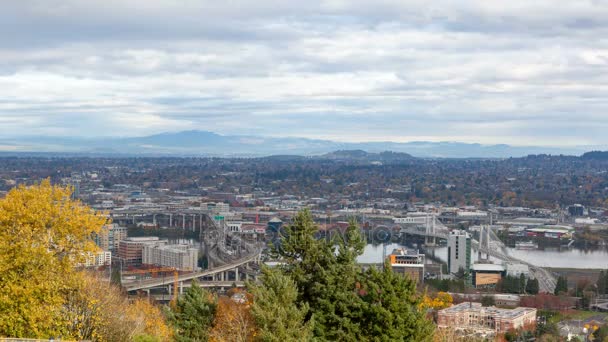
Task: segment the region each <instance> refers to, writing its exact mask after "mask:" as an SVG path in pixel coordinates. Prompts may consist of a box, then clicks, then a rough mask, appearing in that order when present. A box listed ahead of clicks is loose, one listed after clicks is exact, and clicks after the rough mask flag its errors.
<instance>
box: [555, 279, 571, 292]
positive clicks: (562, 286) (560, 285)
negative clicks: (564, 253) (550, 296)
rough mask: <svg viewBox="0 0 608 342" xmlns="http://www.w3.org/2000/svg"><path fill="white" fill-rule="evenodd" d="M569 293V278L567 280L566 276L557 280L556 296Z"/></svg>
mask: <svg viewBox="0 0 608 342" xmlns="http://www.w3.org/2000/svg"><path fill="white" fill-rule="evenodd" d="M567 292H568V278H566V277H565V276H559V277H558V278H557V284H556V286H555V291H554V294H555V295H558V294H561V293H567Z"/></svg>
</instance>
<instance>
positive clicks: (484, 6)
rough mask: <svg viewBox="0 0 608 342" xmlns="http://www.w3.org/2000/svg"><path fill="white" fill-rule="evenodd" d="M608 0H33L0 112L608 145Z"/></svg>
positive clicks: (72, 121) (69, 128) (131, 122)
mask: <svg viewBox="0 0 608 342" xmlns="http://www.w3.org/2000/svg"><path fill="white" fill-rule="evenodd" d="M607 17H608V6H606V5H605V4H601V3H599V2H593V1H590V2H578V3H576V4H565V3H564V4H560V5H559V6H557V5H555V3H554V2H551V1H539V2H535V3H534V4H530V3H529V2H526V1H513V2H509V3H508V4H505V3H503V2H494V1H490V2H483V3H470V2H448V1H445V2H434V3H433V5H432V6H430V5H428V4H425V3H424V2H419V1H410V2H401V1H384V2H382V4H381V5H379V4H378V3H377V2H369V1H350V2H342V1H321V2H306V3H298V4H294V3H289V4H281V3H275V2H273V1H261V2H255V3H248V2H232V3H230V4H224V3H222V4H219V3H215V2H209V1H185V2H181V3H180V4H179V5H176V4H175V3H174V2H172V1H133V0H131V1H113V2H109V3H108V2H107V1H103V2H102V1H88V2H86V3H83V2H79V1H50V2H49V1H45V2H40V1H33V0H31V1H21V2H18V3H14V2H13V3H10V4H5V5H4V6H3V11H2V13H0V27H2V32H3V33H2V35H3V39H2V40H1V43H0V60H2V61H3V63H2V65H1V66H0V89H1V90H2V95H0V126H1V127H3V134H2V136H3V137H4V138H15V137H20V136H62V137H72V136H77V137H104V136H113V137H132V136H146V135H151V134H157V133H162V132H178V131H184V130H192V129H195V130H207V131H213V132H217V133H220V134H224V135H258V136H271V137H286V136H289V137H305V138H312V139H327V140H334V141H341V142H364V141H395V142H409V141H435V142H437V141H459V142H466V143H482V144H503V143H504V144H510V145H514V146H584V145H593V146H608V138H606V136H605V134H603V132H604V130H605V129H606V128H607V127H608V118H607V117H606V114H605V113H606V109H607V108H608V105H607V104H608V103H607V102H606V98H607V97H606V95H607V91H606V88H605V86H606V84H607V83H608V76H606V75H608V74H607V73H606V72H605V71H606V65H607V63H608V46H607V43H606V42H605V41H604V40H602V39H601V37H603V36H605V34H606V31H607V25H608V24H606V23H608V20H605V19H606V18H607Z"/></svg>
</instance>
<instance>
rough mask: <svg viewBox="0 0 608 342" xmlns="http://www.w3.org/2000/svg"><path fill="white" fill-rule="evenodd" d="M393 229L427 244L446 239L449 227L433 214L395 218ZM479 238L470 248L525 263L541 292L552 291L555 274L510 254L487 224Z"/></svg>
mask: <svg viewBox="0 0 608 342" xmlns="http://www.w3.org/2000/svg"><path fill="white" fill-rule="evenodd" d="M393 230H399V232H401V233H402V234H410V235H419V236H424V237H425V242H426V243H427V245H435V239H445V240H447V239H448V235H449V234H450V229H449V228H448V227H446V226H445V225H444V224H443V223H442V222H441V221H439V220H438V219H437V217H436V216H435V215H433V214H429V215H425V216H414V217H405V218H395V226H393ZM479 235H480V240H481V241H477V240H475V239H473V238H471V248H472V249H474V250H477V251H478V252H479V253H484V254H486V255H487V256H491V257H493V258H495V259H498V260H501V261H505V262H514V263H520V264H524V265H527V266H528V268H529V269H530V272H531V273H532V275H533V277H534V278H536V279H538V282H539V287H540V291H541V292H549V293H553V290H554V289H555V286H556V284H557V281H556V279H555V276H554V275H553V274H552V273H551V272H549V271H547V270H546V269H544V268H542V267H538V266H535V265H533V264H530V263H529V262H526V261H524V260H521V259H518V258H515V257H513V256H510V255H509V254H508V252H507V248H506V246H505V245H504V243H502V241H500V239H499V238H498V237H497V236H496V233H494V231H493V230H492V229H491V228H490V227H489V226H482V229H481V231H480V234H479Z"/></svg>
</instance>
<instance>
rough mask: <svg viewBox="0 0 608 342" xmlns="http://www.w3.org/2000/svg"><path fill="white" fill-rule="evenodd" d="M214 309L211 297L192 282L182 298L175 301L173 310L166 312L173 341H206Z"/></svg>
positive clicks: (213, 300)
mask: <svg viewBox="0 0 608 342" xmlns="http://www.w3.org/2000/svg"><path fill="white" fill-rule="evenodd" d="M216 308H217V303H216V301H215V299H214V298H213V297H212V295H211V294H210V293H209V292H207V291H206V290H204V289H203V288H201V287H200V286H199V285H198V283H197V282H196V281H192V285H191V286H190V288H189V289H188V290H187V291H186V293H185V294H184V296H182V297H180V298H178V299H177V303H175V308H174V309H173V310H170V311H168V312H167V316H168V317H169V320H170V321H171V322H172V323H173V325H174V327H175V330H176V336H175V340H176V341H183V342H191V341H192V342H195V341H196V342H198V341H207V340H208V339H209V330H210V328H211V326H212V324H213V317H214V315H215V311H216Z"/></svg>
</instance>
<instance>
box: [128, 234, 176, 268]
mask: <svg viewBox="0 0 608 342" xmlns="http://www.w3.org/2000/svg"><path fill="white" fill-rule="evenodd" d="M161 243H162V244H164V243H165V242H164V241H162V242H161V241H160V240H159V239H158V237H156V236H147V237H131V238H126V239H124V240H121V241H119V243H118V257H119V258H120V260H121V262H122V263H123V265H124V266H139V265H141V264H142V255H143V249H144V246H145V245H156V244H161Z"/></svg>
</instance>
